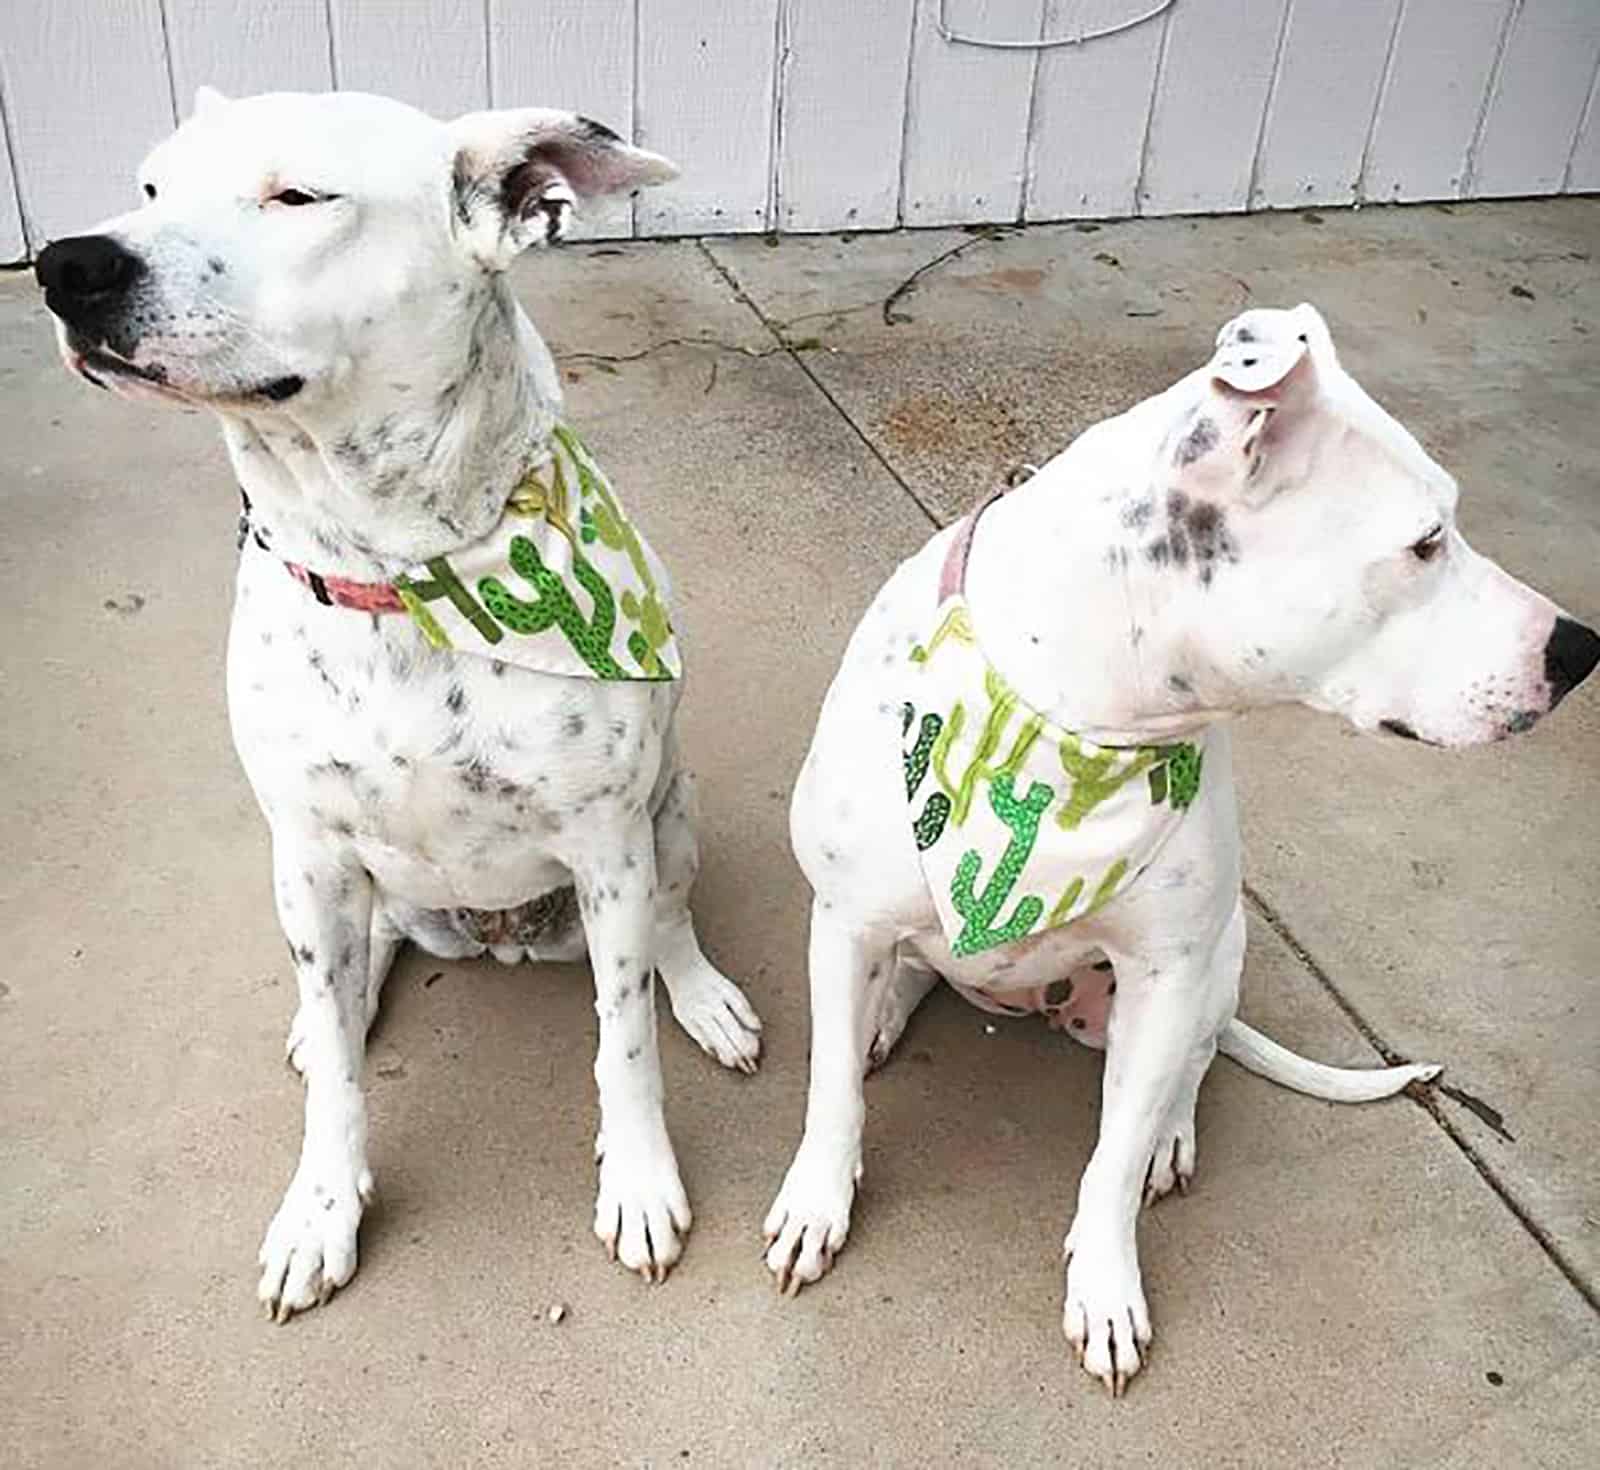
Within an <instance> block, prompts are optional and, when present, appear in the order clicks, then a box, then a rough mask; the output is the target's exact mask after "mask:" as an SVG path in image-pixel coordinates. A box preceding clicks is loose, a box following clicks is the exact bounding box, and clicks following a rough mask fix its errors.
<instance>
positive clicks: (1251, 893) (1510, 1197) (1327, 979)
mask: <svg viewBox="0 0 1600 1470" xmlns="http://www.w3.org/2000/svg"><path fill="white" fill-rule="evenodd" d="M1244 896H1245V897H1246V898H1247V899H1248V900H1249V902H1250V906H1251V907H1252V908H1254V909H1255V910H1256V912H1257V913H1258V914H1259V915H1260V916H1261V918H1262V920H1263V921H1264V922H1265V923H1266V925H1267V927H1268V928H1269V929H1271V930H1272V932H1273V933H1274V934H1276V935H1277V936H1278V938H1279V939H1281V940H1282V941H1283V942H1284V944H1286V945H1287V946H1288V947H1289V951H1290V953H1291V954H1293V955H1294V957H1295V959H1296V960H1298V961H1299V962H1300V965H1301V967H1302V968H1303V969H1304V970H1305V971H1306V972H1307V973H1308V974H1309V975H1310V976H1311V978H1312V979H1314V980H1315V981H1316V982H1317V984H1319V985H1320V986H1321V987H1322V988H1323V990H1324V991H1326V992H1327V994H1328V996H1329V998H1330V999H1331V1000H1332V1001H1333V1003H1334V1004H1335V1005H1336V1006H1338V1007H1339V1009H1340V1010H1341V1011H1342V1012H1343V1013H1344V1016H1345V1018H1346V1019H1347V1020H1348V1021H1349V1022H1350V1024H1351V1025H1352V1026H1354V1027H1355V1028H1356V1030H1357V1031H1359V1032H1360V1033H1361V1035H1362V1036H1363V1037H1364V1038H1365V1039H1366V1041H1367V1044H1368V1045H1369V1046H1371V1047H1372V1049H1373V1050H1374V1051H1375V1052H1377V1053H1378V1055H1379V1056H1381V1057H1382V1058H1383V1059H1384V1061H1385V1062H1387V1063H1388V1064H1389V1065H1390V1066H1396V1065H1400V1064H1402V1063H1404V1062H1405V1061H1406V1060H1407V1058H1406V1057H1404V1056H1402V1055H1401V1054H1400V1053H1399V1052H1398V1051H1396V1050H1395V1049H1394V1047H1392V1046H1390V1045H1389V1043H1388V1042H1386V1041H1385V1040H1384V1039H1383V1038H1382V1037H1381V1036H1380V1035H1379V1034H1378V1033H1377V1031H1376V1030H1375V1029H1374V1028H1373V1026H1372V1025H1371V1024H1370V1023H1369V1022H1368V1021H1367V1019H1366V1017H1365V1016H1363V1015H1362V1014H1361V1012H1360V1011H1358V1010H1357V1009H1356V1008H1355V1006H1354V1005H1353V1004H1352V1003H1351V1002H1350V1000H1349V999H1348V998H1347V997H1346V996H1345V994H1344V992H1343V991H1341V990H1340V989H1339V987H1338V986H1337V985H1335V984H1334V982H1333V977H1332V976H1331V975H1329V974H1328V972H1327V971H1326V970H1325V969H1323V968H1322V966H1321V964H1319V963H1318V961H1317V960H1316V958H1315V956H1313V955H1312V953H1311V951H1310V950H1308V949H1307V948H1306V947H1305V945H1303V944H1302V943H1301V942H1300V941H1299V940H1298V939H1297V938H1296V937H1295V935H1294V931H1293V930H1292V929H1290V928H1289V926H1288V925H1287V924H1286V923H1285V922H1284V921H1283V918H1282V917H1281V916H1280V915H1279V913H1278V911H1277V910H1276V909H1275V908H1273V907H1272V905H1271V904H1270V903H1268V902H1267V900H1266V899H1265V898H1264V897H1262V895H1261V894H1260V892H1258V891H1257V890H1256V889H1255V888H1254V887H1252V886H1251V885H1250V884H1249V883H1246V884H1244ZM1441 1092H1442V1093H1444V1094H1445V1095H1446V1096H1450V1097H1454V1098H1455V1099H1456V1100H1457V1101H1459V1102H1460V1103H1461V1104H1462V1105H1463V1106H1464V1107H1466V1108H1468V1109H1469V1110H1470V1111H1471V1112H1473V1113H1474V1114H1476V1115H1477V1116H1478V1117H1479V1118H1481V1119H1482V1121H1483V1122H1484V1123H1485V1124H1487V1125H1488V1126H1489V1127H1491V1128H1493V1129H1494V1130H1495V1132H1497V1133H1499V1134H1500V1135H1501V1136H1502V1137H1504V1138H1506V1139H1508V1140H1509V1139H1510V1138H1511V1135H1510V1134H1508V1133H1506V1132H1505V1130H1504V1127H1503V1124H1504V1122H1505V1119H1504V1117H1503V1116H1502V1115H1501V1114H1500V1113H1499V1111H1498V1110H1496V1109H1494V1108H1490V1107H1489V1106H1488V1104H1486V1103H1484V1102H1483V1101H1482V1099H1480V1098H1476V1097H1472V1094H1471V1093H1463V1092H1462V1091H1461V1089H1459V1088H1454V1087H1439V1086H1437V1085H1430V1084H1426V1083H1422V1084H1419V1083H1415V1082H1413V1083H1411V1084H1410V1086H1408V1087H1407V1088H1406V1089H1405V1095H1406V1096H1407V1097H1409V1098H1410V1099H1411V1100H1412V1101H1413V1102H1414V1103H1416V1104H1417V1106H1418V1107H1420V1108H1421V1109H1422V1110H1423V1112H1425V1113H1426V1114H1427V1115H1428V1116H1429V1117H1430V1118H1432V1119H1433V1121H1434V1122H1435V1123H1436V1124H1438V1126H1439V1128H1440V1129H1441V1130H1442V1131H1443V1133H1444V1135H1445V1137H1447V1138H1448V1139H1449V1140H1450V1141H1451V1142H1452V1143H1453V1144H1455V1146H1456V1147H1457V1148H1458V1149H1460V1151H1461V1152H1462V1153H1463V1154H1464V1155H1466V1159H1467V1162H1468V1163H1469V1164H1471V1165H1472V1167H1473V1168H1474V1169H1476V1170H1477V1171H1478V1175H1479V1177H1480V1178H1481V1179H1482V1180H1483V1182H1484V1183H1485V1184H1487V1185H1488V1186H1489V1188H1490V1189H1491V1190H1492V1191H1493V1192H1494V1194H1495V1195H1496V1196H1497V1197H1498V1198H1499V1200H1500V1203H1501V1204H1503V1205H1504V1206H1505V1207H1506V1208H1507V1209H1508V1210H1510V1211H1511V1214H1512V1216H1513V1217H1514V1218H1515V1219H1516V1221H1517V1223H1518V1224H1519V1225H1521V1226H1522V1228H1523V1229H1524V1230H1525V1231H1526V1232H1527V1233H1528V1235H1529V1236H1530V1237H1531V1238H1532V1239H1533V1241H1534V1243H1535V1244H1536V1245H1537V1246H1538V1247H1539V1249H1540V1250H1542V1251H1543V1252H1544V1253H1545V1255H1546V1256H1547V1257H1548V1258H1549V1260H1550V1263H1551V1264H1552V1265H1553V1266H1554V1267H1555V1268H1556V1270H1558V1271H1559V1272H1560V1273H1561V1274H1562V1275H1563V1276H1564V1277H1566V1280H1567V1285H1569V1286H1570V1287H1571V1288H1572V1289H1573V1290H1574V1291H1575V1292H1577V1293H1578V1295H1579V1296H1581V1297H1582V1298H1583V1299H1584V1301H1585V1302H1587V1303H1588V1304H1589V1306H1590V1308H1591V1309H1592V1310H1594V1311H1595V1312H1597V1313H1600V1290H1597V1289H1596V1287H1595V1285H1594V1284H1593V1283H1592V1282H1590V1281H1588V1280H1586V1279H1585V1278H1584V1276H1583V1273H1582V1272H1581V1271H1580V1270H1579V1269H1578V1267H1577V1265H1576V1263H1574V1262H1573V1261H1572V1260H1570V1259H1569V1258H1568V1256H1567V1254H1566V1252H1565V1251H1564V1250H1562V1248H1561V1245H1560V1243H1559V1242H1558V1241H1557V1240H1556V1239H1555V1237H1554V1236H1553V1235H1551V1233H1550V1232H1549V1231H1548V1230H1546V1229H1545V1227H1544V1226H1543V1225H1541V1224H1540V1223H1539V1222H1538V1221H1537V1220H1536V1219H1534V1217H1533V1214H1532V1212H1531V1211H1530V1210H1529V1209H1528V1208H1527V1206H1526V1205H1524V1204H1523V1203H1522V1201H1521V1200H1519V1199H1518V1198H1517V1197H1516V1195H1515V1194H1514V1193H1513V1191H1512V1189H1511V1186H1510V1185H1509V1184H1508V1183H1507V1182H1506V1181H1505V1180H1504V1179H1502V1178H1501V1177H1500V1175H1499V1174H1498V1173H1497V1172H1496V1170H1495V1167H1494V1165H1493V1164H1492V1163H1491V1162H1490V1161H1489V1160H1488V1159H1486V1158H1485V1157H1484V1156H1483V1154H1482V1152H1481V1151H1480V1150H1479V1149H1478V1146H1477V1145H1476V1144H1475V1143H1473V1141H1472V1140H1471V1139H1470V1138H1468V1137H1467V1135H1466V1133H1465V1132H1463V1130H1462V1128H1461V1126H1460V1124H1458V1123H1457V1122H1456V1120H1455V1119H1454V1118H1452V1117H1450V1115H1449V1114H1448V1113H1446V1112H1445V1110H1444V1108H1443V1106H1442V1105H1441V1104H1440V1102H1439V1094H1440V1093H1441ZM1468 1098H1471V1101H1470V1102H1469V1101H1468ZM1475 1103H1476V1104H1478V1106H1477V1107H1475V1106H1474V1104H1475ZM1479 1107H1482V1108H1484V1109H1486V1110H1487V1111H1488V1112H1490V1113H1493V1114H1494V1116H1495V1118H1496V1119H1498V1120H1499V1123H1500V1125H1502V1126H1498V1127H1497V1126H1496V1124H1495V1123H1494V1122H1491V1121H1490V1119H1489V1118H1488V1117H1487V1116H1485V1114H1484V1113H1483V1112H1480V1111H1479Z"/></svg>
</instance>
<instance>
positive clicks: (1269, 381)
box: [1173, 303, 1335, 490]
mask: <svg viewBox="0 0 1600 1470" xmlns="http://www.w3.org/2000/svg"><path fill="white" fill-rule="evenodd" d="M1334 360H1335V359H1334V353H1333V341H1332V338H1331V337H1330V336H1329V334H1328V327H1327V323H1326V322H1324V321H1323V319H1322V316H1321V314H1320V313H1319V312H1318V311H1317V309H1316V308H1315V307H1314V306H1310V305H1307V304H1305V303H1302V304H1301V305H1299V306H1297V307H1295V308H1294V309H1293V310H1292V311H1283V310H1277V309H1267V308H1257V309H1254V310H1251V311H1247V312H1244V313H1242V314H1241V315H1239V316H1236V317H1234V319H1233V320H1232V321H1230V322H1228V323H1227V324H1226V325H1224V326H1223V328H1222V330H1221V331H1219V332H1218V333H1217V349H1216V352H1215V353H1214V354H1213V355H1212V358H1211V361H1210V363H1209V364H1207V372H1208V373H1209V375H1210V392H1209V393H1208V394H1207V396H1206V401H1205V403H1204V405H1203V406H1202V408H1201V409H1200V410H1199V411H1198V412H1197V413H1196V414H1195V415H1194V417H1193V419H1192V420H1191V421H1190V422H1189V423H1188V424H1187V425H1186V426H1185V431H1184V432H1183V434H1182V435H1181V436H1180V437H1179V438H1178V440H1177V443H1176V446H1175V448H1174V451H1173V462H1174V465H1175V466H1176V468H1177V469H1178V470H1179V472H1180V474H1183V475H1187V476H1190V477H1194V478H1197V479H1203V480H1206V481H1208V482H1211V483H1210V485H1209V488H1211V489H1213V490H1220V489H1222V488H1223V485H1224V483H1225V482H1237V483H1239V484H1245V483H1249V482H1252V481H1257V480H1258V478H1259V476H1260V473H1261V469H1262V465H1263V462H1264V460H1265V458H1266V456H1267V455H1268V454H1269V453H1270V452H1271V450H1272V448H1273V446H1274V444H1275V443H1281V442H1282V440H1283V439H1284V437H1285V433H1286V431H1287V429H1288V428H1289V427H1291V426H1292V423H1293V420H1294V419H1295V417H1296V416H1297V415H1298V414H1299V413H1300V411H1301V410H1302V409H1304V408H1305V407H1307V406H1308V405H1309V404H1311V403H1313V402H1314V401H1315V398H1316V392H1317V375H1318V370H1319V366H1331V365H1332V364H1333V362H1334Z"/></svg>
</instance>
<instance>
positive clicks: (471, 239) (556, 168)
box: [36, 88, 676, 410]
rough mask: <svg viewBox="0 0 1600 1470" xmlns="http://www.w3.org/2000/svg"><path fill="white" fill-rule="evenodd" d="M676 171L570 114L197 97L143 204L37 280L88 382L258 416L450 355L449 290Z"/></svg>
mask: <svg viewBox="0 0 1600 1470" xmlns="http://www.w3.org/2000/svg"><path fill="white" fill-rule="evenodd" d="M675 172H676V170H675V169H674V168H673V166H672V164H670V163H669V162H668V161H667V160H666V159H664V158H661V157H659V156H657V155H656V154H653V153H647V152H645V151H643V150H642V149H638V148H632V147H630V146H628V145H627V144H625V143H624V142H622V140H621V139H620V138H618V137H617V136H616V135H615V134H614V133H612V132H611V131H610V130H609V129H607V128H605V127H602V126H601V125H600V124H599V123H595V122H591V121H589V120H588V119H587V118H583V117H579V116H577V115H575V114H573V113H569V112H555V111H549V110H543V109H530V110H521V111H500V112H482V113H474V114H471V115H469V116H467V117H463V118H460V119H458V120H457V121H455V122H453V123H441V122H438V121H435V120H434V119H433V118H430V117H427V116H425V115H424V114H423V113H421V112H418V111H416V110H414V109H413V108H410V107H407V106H404V105H403V104H401V103H398V102H393V101H389V100H387V99H385V98H381V97H369V96H363V95H361V94H357V93H348V92H340V93H330V94H326V95H298V94H287V93H284V94H274V95H269V96H261V97H249V98H245V99H243V100H240V101H229V100H228V99H226V98H224V97H222V96H221V95H220V94H218V93H216V92H213V91H211V90H210V89H208V88H202V89H201V90H200V93H199V95H198V96H197V98H196V100H195V109H194V114H193V116H191V117H190V118H189V120H188V121H187V122H185V123H184V124H183V126H182V127H180V128H179V129H178V131H177V132H176V133H175V134H174V135H173V136H172V137H171V138H169V139H168V140H167V141H166V142H164V143H163V144H161V145H160V146H159V147H158V148H156V150H155V151H154V152H153V153H152V154H151V155H150V156H149V158H148V159H146V160H145V163H144V165H143V167H142V168H141V169H140V171H139V178H138V182H139V187H140V189H141V191H142V192H143V195H144V201H143V204H142V207H140V208H138V209H136V210H134V211H133V212H131V213H129V214H124V215H120V216H118V217H117V218H115V219H110V220H107V221H105V222H104V223H103V224H101V225H99V226H98V227H97V228H96V229H95V230H94V231H92V232H91V233H89V234H85V235H79V236H74V237H72V238H70V239H63V240H57V241H56V242H54V243H53V244H51V245H49V246H47V247H46V248H45V250H44V251H42V252H41V254H40V256H39V260H38V265H37V268H36V270H37V275H38V280H39V284H40V285H41V286H43V287H44V290H45V302H46V304H47V305H48V307H49V308H50V310H51V311H52V312H53V313H54V314H55V316H56V318H57V320H58V335H59V338H60V342H61V349H62V354H63V356H64V357H65V358H66V360H67V362H68V364H69V366H71V367H72V368H73V369H74V370H75V371H77V372H79V373H81V374H82V375H83V376H85V377H86V378H88V379H89V380H90V381H92V382H95V383H98V384H100V385H101V386H111V387H115V388H117V389H119V390H122V391H129V392H139V393H149V392H153V393H155V394H157V395H159V396H162V397H167V398H176V399H179V400H182V401H186V402H198V403H207V404H211V405H213V406H216V407H220V408H227V407H228V406H230V405H234V406H238V405H244V406H248V407H250V408H252V409H258V410H261V409H269V408H270V407H271V405H273V404H275V403H287V402H288V401H289V400H291V399H293V400H296V401H297V402H299V403H305V402H307V401H309V400H312V399H314V398H317V397H319V396H320V397H336V396H337V395H338V394H340V393H341V392H345V391H351V390H358V389H359V386H360V381H361V378H362V375H363V374H364V373H374V372H377V373H385V374H387V375H388V376H389V377H395V376H403V375H404V369H403V368H401V367H400V366H398V365H399V364H404V363H407V362H411V363H417V362H418V360H419V359H423V360H425V359H427V358H428V357H429V356H434V357H435V358H436V359H437V360H439V361H441V362H443V361H447V360H449V358H450V357H451V355H452V354H453V353H454V352H455V350H456V349H457V348H458V347H459V346H460V339H461V334H462V332H463V330H464V327H463V319H464V318H465V317H467V315H468V314H467V313H465V312H463V309H462V308H463V304H464V303H463V295H464V293H466V294H470V293H472V292H474V291H481V289H482V285H483V282H484V279H485V278H486V276H492V275H493V274H495V273H497V272H500V271H502V270H504V269H505V267H506V266H507V265H508V264H509V263H510V262H511V260H512V259H513V258H514V257H515V256H516V255H517V253H518V252H519V251H521V250H522V249H523V248H524V247H525V246H528V245H530V244H535V243H544V242H548V241H555V240H559V239H560V238H561V237H562V235H563V234H564V233H565V231H566V229H567V226H568V223H569V221H570V219H571V217H572V213H573V210H574V208H575V207H576V205H577V203H578V201H580V200H582V199H586V198H590V197H593V196H596V195H600V194H609V193H614V192H617V191H632V190H635V189H638V188H640V187H642V186H644V185H647V184H654V183H661V182H663V181H665V180H667V179H670V178H672V177H673V176H674V174H675Z"/></svg>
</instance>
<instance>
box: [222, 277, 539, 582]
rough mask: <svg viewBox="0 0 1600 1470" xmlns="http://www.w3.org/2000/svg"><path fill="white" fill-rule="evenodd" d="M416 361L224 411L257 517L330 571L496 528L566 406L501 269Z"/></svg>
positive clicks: (399, 562)
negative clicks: (451, 329)
mask: <svg viewBox="0 0 1600 1470" xmlns="http://www.w3.org/2000/svg"><path fill="white" fill-rule="evenodd" d="M476 294H477V300H476V302H474V303H473V304H474V306H475V307H476V310H475V311H473V312H470V313H468V314H466V315H465V316H464V317H460V318H456V319H457V320H459V321H461V323H462V325H461V327H459V328H458V329H457V330H456V333H455V334H454V336H453V337H451V336H449V335H448V326H445V327H444V328H443V329H442V330H441V331H440V332H439V333H438V334H437V335H436V336H435V340H434V341H433V342H427V341H418V342H416V343H415V344H413V346H412V350H411V355H410V357H409V358H407V359H406V360H405V361H401V362H396V363H394V364H393V365H392V366H390V365H389V364H385V363H378V364H374V363H366V364H360V365H353V367H352V369H351V376H353V375H354V374H355V373H357V372H359V374H360V376H361V384H360V387H359V390H356V389H354V388H353V387H350V388H346V389H342V390H341V389H338V388H336V389H334V390H333V392H332V394H331V403H332V404H333V405H336V406H335V407H330V406H329V402H330V399H329V398H328V397H325V396H324V395H322V394H320V393H317V392H315V391H314V390H308V392H307V395H306V397H307V402H306V403H304V404H302V403H300V402H299V400H298V399H291V400H290V401H288V402H287V403H284V404H282V405H281V406H278V407H275V408H272V409H270V410H265V411H257V410H251V411H237V412H236V411H232V410H229V411H224V412H223V413H222V415H221V417H222V421H223V434H224V437H225V439H226V441H227V445H228V452H229V454H230V456H231V457H232V460H233V466H234V471H235V473H236V474H237V476H238V479H239V484H240V486H241V488H242V489H243V490H244V492H245V494H246V495H247V496H248V497H249V502H250V507H251V521H252V526H253V528H254V529H255V530H257V531H258V532H259V533H261V534H262V536H263V537H264V539H265V540H266V542H267V545H268V547H269V549H270V550H271V552H272V554H273V555H275V556H279V557H282V558H283V559H284V560H285V561H291V562H297V563H299V564H301V565H302V566H305V567H308V568H310V569H311V570H312V571H315V572H318V573H321V574H323V575H332V576H341V577H349V578H354V579H364V580H380V581H387V580H388V579H389V578H391V577H393V576H395V575H396V574H398V573H399V572H400V571H402V570H403V569H404V568H405V567H407V566H410V565H414V564H416V563H418V562H422V561H425V560H427V559H428V558H429V557H432V556H438V555H442V554H444V553H446V552H449V551H451V550H453V549H455V548H457V547H460V546H463V545H466V544H467V543H469V542H471V541H473V540H475V539H477V538H478V537H480V536H482V535H484V534H486V533H487V532H488V531H489V530H490V529H491V528H492V527H493V526H494V524H495V523H496V521H497V520H498V519H499V517H500V514H501V512H502V510H503V509H504V506H505V502H506V498H507V496H508V495H509V494H510V492H511V491H512V490H513V489H514V488H515V486H516V484H517V483H518V481H519V480H520V479H521V478H522V475H523V474H524V472H525V471H526V469H527V468H528V466H529V464H530V463H532V462H533V461H534V460H535V459H536V458H538V457H539V456H540V455H541V454H542V453H543V450H544V445H545V443H546V441H547V440H548V437H549V433H550V427H551V425H552V424H553V423H554V422H555V419H556V416H557V414H558V412H559V409H560V387H559V381H558V379H557V377H556V375H555V370H554V366H553V364H552V363H551V361H550V356H549V353H548V351H547V350H546V348H545V346H544V343H543V342H542V341H541V340H540V339H539V337H538V334H537V333H536V332H535V331H534V330H533V327H532V325H531V324H530V323H529V322H528V319H527V318H526V316H524V315H523V313H522V311H521V309H520V308H519V307H518V306H517V304H516V301H515V298H514V297H513V296H512V294H511V291H510V288H509V287H508V286H507V285H506V284H505V282H504V280H503V278H501V277H498V276H496V277H493V278H490V279H488V280H486V281H484V282H483V283H482V284H481V286H480V287H479V288H478V291H477V293H476Z"/></svg>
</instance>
